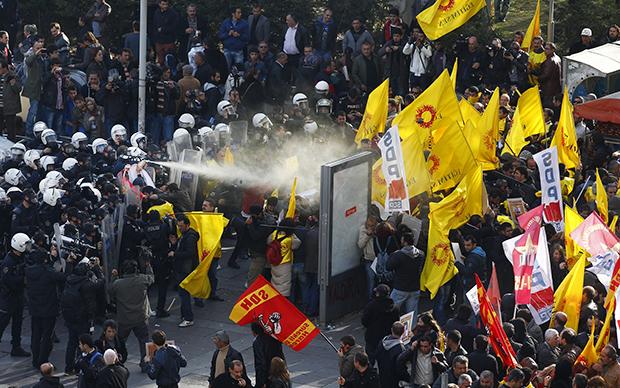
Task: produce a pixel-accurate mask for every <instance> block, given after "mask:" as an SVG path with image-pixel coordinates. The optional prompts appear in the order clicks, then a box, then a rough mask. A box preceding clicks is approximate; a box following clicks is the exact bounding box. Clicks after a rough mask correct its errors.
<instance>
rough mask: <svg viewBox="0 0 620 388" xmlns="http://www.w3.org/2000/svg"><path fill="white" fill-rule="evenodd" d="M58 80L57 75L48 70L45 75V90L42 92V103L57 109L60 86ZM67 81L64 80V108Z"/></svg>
mask: <svg viewBox="0 0 620 388" xmlns="http://www.w3.org/2000/svg"><path fill="white" fill-rule="evenodd" d="M57 80H58V78H56V76H55V75H53V74H51V73H49V72H47V73H46V75H45V76H44V77H43V91H42V93H41V104H43V105H45V106H46V107H48V108H51V109H56V102H57V101H58V97H59V96H58V87H57ZM66 87H67V84H66V81H65V80H64V79H63V80H62V87H61V88H62V99H63V102H62V107H63V108H64V106H65V105H64V98H65V97H66V95H67V93H66Z"/></svg>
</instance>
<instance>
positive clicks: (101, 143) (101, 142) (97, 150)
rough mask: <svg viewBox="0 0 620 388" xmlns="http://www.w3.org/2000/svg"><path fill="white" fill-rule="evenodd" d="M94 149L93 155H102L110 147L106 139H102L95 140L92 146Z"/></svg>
mask: <svg viewBox="0 0 620 388" xmlns="http://www.w3.org/2000/svg"><path fill="white" fill-rule="evenodd" d="M91 146H92V148H93V154H102V153H103V151H105V148H106V147H107V146H108V142H107V141H106V139H102V138H100V137H98V138H96V139H95V140H93V144H92V145H91Z"/></svg>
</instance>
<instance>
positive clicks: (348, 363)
mask: <svg viewBox="0 0 620 388" xmlns="http://www.w3.org/2000/svg"><path fill="white" fill-rule="evenodd" d="M362 352H364V348H363V347H362V345H358V344H355V345H353V346H352V347H351V348H349V350H347V352H346V353H344V354H343V355H342V357H340V360H339V361H338V368H339V370H340V376H342V377H344V378H345V379H349V378H350V377H351V375H352V374H353V372H354V371H355V355H356V354H357V353H362Z"/></svg>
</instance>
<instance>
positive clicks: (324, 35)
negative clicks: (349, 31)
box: [312, 16, 338, 53]
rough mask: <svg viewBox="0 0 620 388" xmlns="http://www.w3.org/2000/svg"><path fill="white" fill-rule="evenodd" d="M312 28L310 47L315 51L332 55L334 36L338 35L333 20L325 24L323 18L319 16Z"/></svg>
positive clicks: (334, 42) (334, 43)
mask: <svg viewBox="0 0 620 388" xmlns="http://www.w3.org/2000/svg"><path fill="white" fill-rule="evenodd" d="M312 27H313V29H312V47H314V49H315V50H321V51H327V52H330V53H334V52H335V51H336V35H337V34H338V29H337V26H336V23H335V22H334V20H333V19H332V20H330V21H329V23H325V22H324V21H323V16H320V17H319V18H318V19H316V20H315V21H314V25H313V26H312Z"/></svg>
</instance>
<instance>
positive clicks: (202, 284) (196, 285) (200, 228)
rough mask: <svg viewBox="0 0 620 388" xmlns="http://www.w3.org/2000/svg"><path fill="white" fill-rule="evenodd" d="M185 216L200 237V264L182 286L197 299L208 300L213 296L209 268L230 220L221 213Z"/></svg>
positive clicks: (188, 214)
mask: <svg viewBox="0 0 620 388" xmlns="http://www.w3.org/2000/svg"><path fill="white" fill-rule="evenodd" d="M184 214H185V215H186V216H187V218H189V222H190V225H191V227H192V228H193V229H194V230H195V231H196V232H198V234H199V235H200V238H199V239H198V258H199V260H200V264H198V267H196V269H194V271H193V272H192V273H190V274H189V275H188V276H187V277H186V278H185V279H183V281H182V282H181V284H180V286H181V287H182V288H184V289H185V290H186V291H187V292H189V293H190V295H191V296H193V297H195V298H208V297H209V295H210V294H211V282H209V276H208V273H209V267H211V263H212V262H213V257H214V256H215V253H216V252H217V251H218V247H219V243H220V238H221V237H222V232H223V231H224V227H226V225H228V219H227V218H225V217H224V215H223V214H220V213H206V212H189V213H184Z"/></svg>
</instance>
